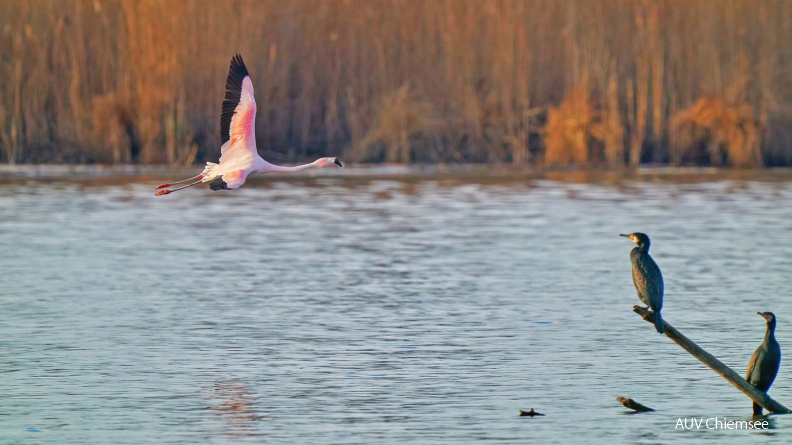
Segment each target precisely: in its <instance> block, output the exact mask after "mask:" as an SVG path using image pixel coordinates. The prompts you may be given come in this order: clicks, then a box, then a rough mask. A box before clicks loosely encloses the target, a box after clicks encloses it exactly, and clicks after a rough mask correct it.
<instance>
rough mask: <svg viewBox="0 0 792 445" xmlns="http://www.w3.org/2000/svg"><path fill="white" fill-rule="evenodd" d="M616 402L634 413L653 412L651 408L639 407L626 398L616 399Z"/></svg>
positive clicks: (633, 401) (636, 403) (638, 404)
mask: <svg viewBox="0 0 792 445" xmlns="http://www.w3.org/2000/svg"><path fill="white" fill-rule="evenodd" d="M616 400H617V401H619V403H621V404H622V405H624V406H626V407H627V408H630V409H631V410H633V411H635V412H636V413H645V412H648V411H654V410H653V409H652V408H649V407H648V406H645V405H641V404H640V403H638V402H636V401H635V400H633V399H628V398H626V397H616Z"/></svg>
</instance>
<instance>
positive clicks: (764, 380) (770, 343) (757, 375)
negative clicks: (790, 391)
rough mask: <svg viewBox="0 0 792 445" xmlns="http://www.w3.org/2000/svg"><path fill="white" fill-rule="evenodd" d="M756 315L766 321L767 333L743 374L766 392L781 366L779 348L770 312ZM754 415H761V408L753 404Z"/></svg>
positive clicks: (751, 382)
mask: <svg viewBox="0 0 792 445" xmlns="http://www.w3.org/2000/svg"><path fill="white" fill-rule="evenodd" d="M757 314H759V315H761V316H762V317H764V318H765V320H767V332H765V337H764V341H763V342H762V344H761V345H759V347H758V348H756V351H755V352H754V353H753V355H752V356H751V361H750V362H748V371H746V373H745V380H748V383H750V384H751V385H753V386H754V387H756V389H758V390H759V391H763V392H767V390H768V389H770V385H772V384H773V380H775V378H776V374H778V366H779V365H780V364H781V346H779V345H778V342H777V341H776V339H775V327H776V318H775V315H774V314H773V313H772V312H757ZM753 413H754V415H761V414H762V407H761V406H759V405H757V404H756V402H754V404H753Z"/></svg>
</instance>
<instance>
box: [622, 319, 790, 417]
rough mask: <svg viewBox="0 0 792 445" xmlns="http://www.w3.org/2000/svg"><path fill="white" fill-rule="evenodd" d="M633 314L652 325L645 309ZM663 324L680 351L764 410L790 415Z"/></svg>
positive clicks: (716, 360) (765, 395)
mask: <svg viewBox="0 0 792 445" xmlns="http://www.w3.org/2000/svg"><path fill="white" fill-rule="evenodd" d="M633 312H635V313H636V314H638V315H640V316H641V317H643V319H644V320H646V321H648V322H649V323H654V319H653V317H652V312H651V311H649V310H647V309H646V308H643V307H640V306H633ZM663 323H664V324H665V335H666V336H667V337H668V338H670V339H671V340H673V341H674V343H676V344H678V345H679V346H682V349H684V350H685V351H687V352H689V353H690V355H692V356H693V357H696V358H697V359H699V360H700V361H701V362H702V363H704V364H705V365H707V366H709V367H710V369H712V370H713V371H715V372H716V373H718V375H720V376H721V377H723V378H724V379H726V380H728V381H729V383H731V384H732V385H734V386H736V387H737V389H739V390H740V391H742V392H743V393H744V394H745V395H747V396H748V397H750V398H751V400H753V401H754V402H756V403H757V404H759V405H761V406H762V407H763V408H765V409H766V410H768V411H770V412H771V413H773V414H788V413H792V411H790V410H789V408H787V407H785V406H784V405H782V404H780V403H778V402H776V401H775V400H773V399H771V398H770V396H768V395H767V393H764V392H762V391H759V390H758V389H756V388H754V387H753V386H752V385H751V384H750V383H748V382H747V381H746V380H745V379H744V378H742V377H741V376H740V375H739V374H737V373H736V372H734V370H732V369H731V368H729V367H728V366H726V365H724V364H723V363H721V361H720V360H718V359H716V358H715V357H713V356H712V354H710V353H709V352H707V351H705V350H703V349H701V348H700V347H699V346H698V345H697V344H695V343H693V342H692V341H690V339H689V338H687V337H685V336H684V335H682V334H680V333H679V331H677V330H676V329H675V328H674V327H673V326H671V325H670V324H668V322H667V321H664V322H663Z"/></svg>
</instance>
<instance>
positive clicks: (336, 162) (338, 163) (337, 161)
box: [333, 158, 343, 167]
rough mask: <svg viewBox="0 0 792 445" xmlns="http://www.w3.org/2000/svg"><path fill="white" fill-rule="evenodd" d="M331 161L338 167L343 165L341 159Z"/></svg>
mask: <svg viewBox="0 0 792 445" xmlns="http://www.w3.org/2000/svg"><path fill="white" fill-rule="evenodd" d="M333 163H334V164H335V165H337V166H339V167H343V165H341V161H339V160H338V158H336V159H335V161H333Z"/></svg>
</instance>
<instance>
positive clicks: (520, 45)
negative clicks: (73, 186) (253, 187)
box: [0, 0, 792, 166]
mask: <svg viewBox="0 0 792 445" xmlns="http://www.w3.org/2000/svg"><path fill="white" fill-rule="evenodd" d="M236 52H240V53H241V54H242V55H243V57H244V58H245V61H246V63H247V65H248V68H249V70H250V72H251V76H252V78H253V82H254V85H255V88H256V100H257V103H258V110H259V112H258V116H257V125H256V133H257V137H258V144H259V147H260V150H261V151H262V154H264V155H266V156H269V157H271V158H273V159H275V160H278V161H284V160H289V161H296V160H298V158H307V157H314V156H321V155H325V154H328V155H341V156H343V155H349V156H351V157H353V158H356V159H360V160H372V161H373V160H381V161H392V162H435V161H451V162H508V163H515V164H522V163H526V162H542V160H543V162H546V163H550V164H564V165H566V164H581V165H582V164H591V163H598V162H600V161H602V162H604V163H606V164H608V165H611V166H618V165H622V164H624V163H625V162H628V163H629V164H631V165H639V164H640V163H641V162H642V161H643V162H646V161H648V162H660V163H662V162H669V163H672V164H678V163H691V164H705V163H713V164H718V163H719V162H723V163H727V164H729V165H736V166H752V165H763V164H767V163H769V164H780V163H787V164H788V163H792V142H790V141H792V111H790V110H792V81H790V80H789V79H790V76H789V75H788V73H789V72H790V70H791V69H792V2H785V1H773V0H723V1H707V0H691V1H689V2H683V3H680V2H677V1H675V0H657V1H649V0H601V1H588V0H568V1H563V2H558V1H555V0H533V1H521V0H495V1H490V0H437V1H426V2H424V1H376V2H373V1H369V0H294V1H280V0H227V1H223V2H212V1H203V0H173V1H158V0H15V1H6V2H0V162H11V163H13V162H110V163H123V162H142V163H169V164H185V163H191V162H199V161H204V160H216V159H217V156H218V151H219V150H218V143H219V135H218V131H219V129H218V123H217V121H218V117H219V104H220V102H221V100H222V96H223V91H222V89H223V82H224V78H225V73H226V70H227V69H228V61H229V60H230V58H231V56H232V55H233V54H234V53H236ZM405 85H409V87H405ZM702 101H703V102H702ZM718 101H720V102H718ZM680 110H681V111H680ZM706 116H715V117H706ZM676 133H679V134H676ZM696 147H708V148H705V149H703V150H698V149H697V148H696Z"/></svg>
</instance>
